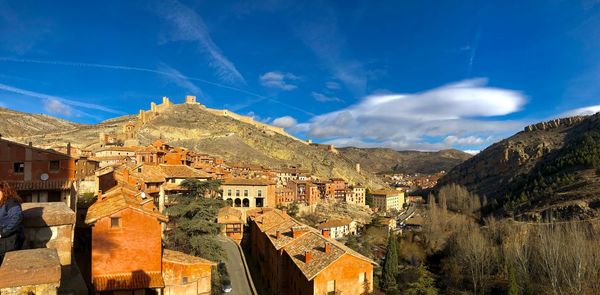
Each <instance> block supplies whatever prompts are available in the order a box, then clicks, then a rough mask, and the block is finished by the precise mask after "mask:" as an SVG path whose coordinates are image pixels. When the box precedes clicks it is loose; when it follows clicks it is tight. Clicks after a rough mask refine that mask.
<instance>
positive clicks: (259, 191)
mask: <svg viewBox="0 0 600 295" xmlns="http://www.w3.org/2000/svg"><path fill="white" fill-rule="evenodd" d="M256 195H257V196H258V197H259V198H260V197H262V190H261V189H259V190H258V192H257V193H256Z"/></svg>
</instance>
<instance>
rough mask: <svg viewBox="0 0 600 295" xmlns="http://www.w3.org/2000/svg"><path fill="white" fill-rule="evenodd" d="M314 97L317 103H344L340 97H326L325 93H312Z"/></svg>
mask: <svg viewBox="0 0 600 295" xmlns="http://www.w3.org/2000/svg"><path fill="white" fill-rule="evenodd" d="M311 95H312V97H314V98H315V100H316V101H318V102H343V100H342V99H341V98H339V97H336V96H328V95H325V94H323V93H319V92H314V91H313V92H312V93H311Z"/></svg>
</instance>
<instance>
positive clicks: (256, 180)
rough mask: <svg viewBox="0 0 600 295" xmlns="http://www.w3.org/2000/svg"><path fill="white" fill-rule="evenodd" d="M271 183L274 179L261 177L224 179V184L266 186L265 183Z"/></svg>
mask: <svg viewBox="0 0 600 295" xmlns="http://www.w3.org/2000/svg"><path fill="white" fill-rule="evenodd" d="M270 184H274V183H273V182H272V181H270V180H266V179H260V178H253V179H246V178H232V179H225V180H224V181H223V184H222V185H252V186H265V185H270Z"/></svg>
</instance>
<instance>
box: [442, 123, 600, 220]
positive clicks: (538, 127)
mask: <svg viewBox="0 0 600 295" xmlns="http://www.w3.org/2000/svg"><path fill="white" fill-rule="evenodd" d="M599 173H600V114H596V115H592V116H578V117H571V118H564V119H557V120H552V121H548V122H543V123H538V124H535V125H531V126H527V127H526V128H525V129H524V130H523V131H521V132H519V133H517V134H515V135H513V136H511V137H509V138H507V139H504V140H502V141H500V142H497V143H495V144H493V145H491V146H490V147H488V148H487V149H485V150H484V151H482V152H480V153H479V154H477V155H476V156H474V157H473V158H471V159H469V160H467V161H465V162H464V163H462V164H460V165H458V166H456V167H455V168H454V169H452V170H451V171H450V172H449V173H448V174H446V175H445V176H444V177H442V178H441V179H440V181H439V182H438V188H439V187H441V186H443V185H446V184H449V183H457V184H461V185H464V186H465V187H467V189H469V190H470V191H471V192H474V193H477V194H479V195H480V196H483V195H486V196H487V198H488V200H489V202H488V203H489V204H488V205H487V207H486V210H489V211H490V212H495V213H501V214H506V215H515V216H516V217H517V218H523V219H542V218H558V219H571V218H580V219H585V218H593V217H598V216H599V215H600V214H599V209H600V194H599V193H600V177H599Z"/></svg>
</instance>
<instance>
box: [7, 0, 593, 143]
mask: <svg viewBox="0 0 600 295" xmlns="http://www.w3.org/2000/svg"><path fill="white" fill-rule="evenodd" d="M303 2H305V3H293V2H292V1H265V2H258V1H174V0H172V1H155V2H152V1H94V2H93V1H89V2H87V1H86V2H85V3H84V2H83V1H6V0H0V106H4V107H7V108H11V109H15V110H19V111H26V112H32V113H46V114H50V115H53V116H58V117H61V118H65V119H69V120H73V121H77V122H82V123H96V122H99V121H102V120H104V119H108V118H111V117H115V116H118V115H122V114H130V113H137V111H138V110H139V109H140V108H148V105H149V103H150V101H152V100H153V101H159V100H160V98H161V97H162V96H168V97H170V98H171V99H172V100H173V101H175V102H182V101H183V97H184V96H185V95H187V94H192V95H196V96H197V97H198V100H199V101H200V102H202V103H203V104H206V105H207V106H209V107H213V108H228V109H231V110H233V111H235V112H237V113H240V114H249V115H252V116H255V117H256V119H257V120H261V121H264V122H267V123H271V124H275V125H279V126H282V127H285V128H286V129H287V130H288V131H289V132H290V133H292V134H294V135H297V136H298V137H300V138H303V139H308V138H311V139H313V140H314V141H317V142H329V143H335V144H336V145H340V146H344V145H354V146H364V147H370V146H384V147H391V148H395V149H399V150H404V149H419V150H439V149H445V148H458V149H462V150H480V149H482V148H485V147H486V146H488V145H490V144H492V143H493V142H495V141H498V140H500V139H501V138H503V137H506V136H508V135H511V134H512V133H514V132H517V131H519V130H521V129H522V128H523V127H524V126H525V125H527V124H530V123H533V122H537V121H540V120H547V119H552V118H556V117H560V116H565V115H573V114H589V113H593V112H596V111H599V110H600V107H599V106H598V105H600V83H598V80H599V79H600V1H594V0H585V1H554V0H547V1H541V0H540V1H500V0H499V1H459V0H457V1H444V2H442V1H371V2H366V1H330V2H328V1H303Z"/></svg>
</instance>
